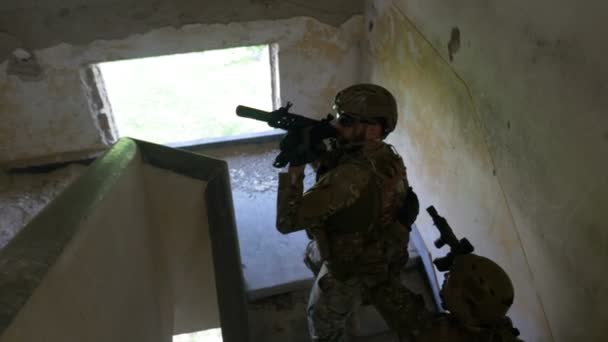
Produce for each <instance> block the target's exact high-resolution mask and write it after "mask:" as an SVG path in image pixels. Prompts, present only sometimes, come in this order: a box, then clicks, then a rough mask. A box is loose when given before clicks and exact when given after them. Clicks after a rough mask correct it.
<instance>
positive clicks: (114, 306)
mask: <svg viewBox="0 0 608 342" xmlns="http://www.w3.org/2000/svg"><path fill="white" fill-rule="evenodd" d="M219 327H221V328H222V335H223V340H224V341H227V342H232V341H234V342H237V341H238V342H242V341H248V326H247V312H246V301H245V293H244V285H243V276H242V272H241V262H240V256H239V249H238V239H237V236H236V229H235V223H234V213H233V207H232V197H231V192H230V184H229V178H228V169H227V166H226V163H225V162H223V161H219V160H215V159H211V158H207V157H203V156H200V155H196V154H192V153H188V152H183V151H178V150H174V149H170V148H167V147H163V146H159V145H154V144H150V143H145V142H140V141H135V140H131V139H121V140H120V141H119V142H117V143H116V144H115V146H114V147H113V148H112V149H111V150H110V151H109V152H107V153H106V154H105V155H104V156H103V157H102V158H100V159H99V160H97V161H96V162H95V163H93V164H92V165H91V166H90V168H89V169H88V170H87V171H86V173H85V174H84V175H83V176H81V177H80V178H79V179H78V180H76V181H75V182H74V183H73V184H72V185H71V186H70V187H69V188H68V189H66V191H65V192H64V193H62V194H61V195H60V196H59V197H57V198H56V199H55V200H54V201H53V202H52V203H51V204H50V205H49V206H47V207H46V208H45V209H44V210H43V211H42V212H41V213H40V214H39V215H38V216H36V217H35V218H34V219H33V220H32V221H31V223H30V224H28V225H27V226H26V227H25V228H24V229H23V230H22V231H21V232H20V233H19V235H17V236H16V237H15V239H13V240H12V241H11V242H10V243H9V245H7V246H6V247H5V248H4V249H3V250H2V251H0V342H13V341H15V342H16V341H19V342H29V341H32V342H34V341H62V342H67V341H79V342H80V341H92V342H93V341H100V342H101V341H104V342H106V341H125V342H126V341H129V342H132V341H150V342H154V341H158V342H166V341H170V340H171V337H172V335H177V334H181V333H187V332H192V331H198V330H206V329H212V328H219Z"/></svg>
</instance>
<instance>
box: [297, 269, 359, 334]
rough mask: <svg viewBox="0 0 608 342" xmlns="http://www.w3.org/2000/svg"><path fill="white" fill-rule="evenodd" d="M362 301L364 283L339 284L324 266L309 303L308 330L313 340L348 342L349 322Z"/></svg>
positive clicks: (346, 282) (351, 281)
mask: <svg viewBox="0 0 608 342" xmlns="http://www.w3.org/2000/svg"><path fill="white" fill-rule="evenodd" d="M360 301H361V284H360V282H359V281H358V280H356V279H352V280H347V281H339V280H337V279H335V278H334V277H333V276H332V274H331V273H330V272H328V270H327V267H326V266H325V265H323V267H322V268H321V272H320V273H319V275H318V276H317V279H316V280H315V283H314V285H313V288H312V291H311V293H310V299H309V302H308V328H309V331H310V337H311V338H312V340H313V341H315V342H342V341H344V340H345V338H346V335H345V330H346V329H345V328H346V327H345V325H346V320H347V318H348V317H349V316H350V315H351V314H352V312H353V310H354V309H355V308H356V307H357V305H359V303H360Z"/></svg>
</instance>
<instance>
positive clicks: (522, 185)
mask: <svg viewBox="0 0 608 342" xmlns="http://www.w3.org/2000/svg"><path fill="white" fill-rule="evenodd" d="M368 5H369V6H368V9H367V18H366V19H367V20H368V21H367V23H366V26H367V27H368V29H370V33H369V46H368V52H369V55H368V58H369V61H370V63H369V64H370V66H369V70H368V71H367V72H368V73H369V78H370V79H372V80H374V81H377V82H380V83H383V84H385V85H386V86H388V87H389V88H390V89H391V90H392V91H394V92H395V94H396V95H397V97H398V102H399V107H400V110H401V116H400V123H399V127H398V129H397V132H396V134H395V135H394V136H393V137H392V139H391V141H392V142H393V143H395V145H396V146H397V148H398V149H399V150H400V151H401V152H402V153H404V155H405V161H406V163H407V164H408V174H409V179H410V181H411V182H412V184H413V185H414V186H415V187H416V188H417V189H418V191H419V196H420V198H421V201H422V205H425V206H426V205H430V204H433V205H435V206H436V207H437V209H438V210H439V211H440V212H441V213H443V214H445V216H446V217H447V219H448V220H449V221H450V223H451V224H452V226H453V227H454V229H455V230H456V233H457V234H458V235H460V236H466V237H468V238H469V239H470V240H471V241H472V242H473V244H474V245H475V246H476V248H477V251H478V252H479V253H480V254H482V255H487V256H489V257H491V258H493V259H495V260H496V261H498V262H499V263H500V264H501V265H503V266H504V267H505V268H506V269H507V271H508V273H509V274H510V276H511V277H512V279H513V280H514V284H515V288H516V299H515V305H514V307H513V309H512V311H511V315H512V317H513V318H514V321H515V323H516V325H517V326H518V327H519V328H520V329H521V331H522V335H523V338H524V340H525V341H564V342H570V341H577V340H585V341H597V342H599V341H605V339H606V335H607V334H608V330H607V328H606V325H605V323H606V322H607V321H608V316H607V315H608V311H606V309H605V308H606V305H607V304H608V295H607V293H608V282H607V278H606V274H605V272H603V268H604V267H603V265H606V264H607V262H608V252H607V251H608V227H607V226H606V223H605V222H607V221H608V211H607V210H606V208H607V207H606V199H605V197H606V194H608V172H606V170H607V169H608V158H607V156H608V115H606V108H608V102H607V101H608V96H607V89H608V88H607V87H606V85H607V84H608V72H607V71H608V69H607V68H606V67H605V55H606V53H607V52H608V50H607V47H606V44H605V35H603V34H599V32H598V29H599V28H600V27H603V26H604V24H603V23H604V21H605V18H604V17H605V13H608V5H607V4H606V2H603V1H589V2H585V3H584V4H583V3H579V2H574V1H557V2H555V1H535V2H529V1H511V2H504V1H479V0H466V1H460V2H449V3H447V2H445V1H438V0H425V1H418V0H412V1H402V0H394V1H374V2H373V6H372V2H369V3H368ZM454 28H458V32H457V34H455V33H454V32H455V30H454ZM458 38H459V39H458ZM450 59H452V62H450ZM426 216H427V215H422V216H421V217H420V218H419V220H418V226H419V227H420V228H421V230H422V232H423V235H424V237H425V239H426V241H427V243H428V244H429V245H430V243H431V242H432V241H433V239H434V238H435V237H436V236H437V233H436V232H435V230H434V229H433V228H432V225H431V222H430V220H429V219H428V217H426ZM443 253H444V252H443ZM443 253H441V252H439V251H437V250H434V251H433V254H434V255H439V254H443ZM600 265H602V266H600Z"/></svg>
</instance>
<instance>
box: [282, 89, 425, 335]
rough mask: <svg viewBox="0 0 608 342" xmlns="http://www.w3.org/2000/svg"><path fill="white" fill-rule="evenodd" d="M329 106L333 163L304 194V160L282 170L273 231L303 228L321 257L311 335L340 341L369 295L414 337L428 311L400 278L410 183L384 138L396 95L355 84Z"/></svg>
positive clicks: (401, 329)
mask: <svg viewBox="0 0 608 342" xmlns="http://www.w3.org/2000/svg"><path fill="white" fill-rule="evenodd" d="M334 109H335V110H336V111H337V124H336V128H337V130H338V135H339V137H338V139H337V146H338V151H339V153H336V154H335V156H334V157H332V158H333V160H332V162H333V164H334V165H332V166H331V167H329V168H327V170H323V172H320V177H319V178H318V180H317V182H316V183H315V185H314V186H313V187H312V188H311V189H310V190H308V191H307V192H306V193H305V194H303V179H304V167H305V165H290V166H289V171H288V173H281V174H280V175H279V193H278V200H277V229H278V230H279V231H280V232H281V233H283V234H288V233H291V232H295V231H299V230H302V229H304V228H306V229H307V231H308V232H309V234H310V235H311V236H312V237H313V239H314V241H315V243H316V246H317V250H318V252H319V254H320V259H321V260H322V261H323V263H322V266H321V268H320V270H318V275H317V277H316V279H315V283H314V285H313V289H312V291H311V295H310V299H309V305H308V323H309V324H308V325H309V330H310V335H311V337H312V339H313V341H343V340H344V338H345V322H346V319H347V318H348V316H349V315H350V314H351V313H352V312H353V310H354V309H355V308H356V307H357V305H359V304H360V303H361V301H362V298H367V299H369V301H370V302H371V304H372V305H374V306H375V307H376V308H377V309H378V311H379V312H380V314H381V315H382V316H383V318H384V319H385V320H386V321H387V323H388V324H389V326H391V327H392V328H393V329H395V330H397V331H398V333H399V335H400V336H401V337H402V338H403V339H405V338H406V337H412V336H413V335H412V334H413V333H414V329H418V328H419V327H421V326H422V325H423V324H424V322H428V321H429V318H430V314H429V313H428V312H427V311H426V310H424V302H423V300H422V298H421V297H420V296H417V295H414V294H413V293H411V292H410V291H409V290H407V289H406V288H405V287H404V286H403V285H402V284H401V283H400V280H399V278H398V273H399V269H400V266H401V265H402V264H403V262H404V260H407V254H406V253H407V241H408V240H409V227H408V226H405V225H403V224H401V223H400V222H399V221H398V216H399V211H400V208H402V207H403V203H404V201H405V198H406V195H407V191H408V182H407V177H406V172H405V166H404V165H403V161H402V159H401V157H400V156H399V155H398V154H397V152H396V151H395V150H394V148H393V147H392V146H390V145H388V144H386V143H384V142H383V141H382V140H383V139H384V138H385V137H386V136H387V135H388V134H389V133H391V132H392V131H393V130H394V129H395V126H396V124H397V104H396V101H395V99H394V97H393V96H392V94H391V93H390V92H389V91H387V90H386V89H384V88H382V87H380V86H377V85H372V84H359V85H354V86H351V87H348V88H346V89H344V90H343V91H341V92H339V93H338V94H337V95H336V98H335V102H334ZM405 314H407V315H409V316H407V317H406V316H404V315H405Z"/></svg>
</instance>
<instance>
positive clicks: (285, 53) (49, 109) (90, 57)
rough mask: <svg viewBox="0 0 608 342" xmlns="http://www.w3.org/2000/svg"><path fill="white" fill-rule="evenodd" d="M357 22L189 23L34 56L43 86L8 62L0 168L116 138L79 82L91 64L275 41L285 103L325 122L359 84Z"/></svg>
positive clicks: (0, 104)
mask: <svg viewBox="0 0 608 342" xmlns="http://www.w3.org/2000/svg"><path fill="white" fill-rule="evenodd" d="M362 20H363V18H362V17H361V16H356V17H353V18H351V19H350V20H348V21H347V22H345V23H344V24H343V25H342V26H340V27H333V26H329V25H326V24H323V23H321V22H319V21H317V20H315V19H312V18H293V19H286V20H278V21H256V22H249V23H230V24H227V25H220V24H211V25H201V24H193V25H187V26H184V27H182V28H180V29H176V28H172V27H166V28H162V29H158V30H153V31H150V32H148V33H145V34H135V35H132V36H130V37H128V38H126V39H122V40H116V41H95V42H92V43H90V44H88V45H84V46H73V45H69V44H59V45H57V46H55V47H52V48H48V49H43V50H38V51H34V53H35V54H36V56H37V57H38V60H39V63H40V65H41V66H42V67H43V68H44V69H45V78H44V79H43V80H39V81H37V82H27V83H26V82H24V81H22V80H20V79H18V78H17V77H15V76H10V75H7V74H6V63H4V65H5V66H4V67H0V90H2V91H1V92H0V113H2V115H3V117H5V121H4V122H5V124H4V125H2V127H0V137H2V138H5V140H4V141H6V143H2V144H0V162H3V163H8V164H10V163H18V162H22V161H23V160H27V161H32V162H36V160H37V159H40V158H43V157H45V156H47V155H61V154H67V153H70V154H73V153H77V152H79V151H95V150H102V149H105V148H106V147H107V146H108V145H109V144H111V143H112V141H113V140H114V139H113V135H114V134H115V132H113V131H112V129H111V127H112V124H111V117H110V115H109V111H108V109H107V108H108V107H109V105H106V104H105V103H104V104H103V106H102V107H101V109H100V107H99V103H100V101H99V99H96V96H95V95H94V93H95V89H91V83H90V82H85V84H87V86H83V84H82V77H81V72H82V71H83V69H85V68H87V67H88V66H90V65H91V64H95V63H99V62H104V61H111V60H120V59H131V58H142V57H149V56H158V55H166V54H176V53H186V52H194V51H202V50H211V49H221V48H228V47H234V46H244V45H253V44H264V43H269V44H270V43H277V44H278V45H279V46H280V49H279V64H280V65H279V71H280V84H281V91H280V93H281V96H282V98H283V101H287V100H289V101H292V102H294V111H295V112H298V113H302V114H305V115H310V116H311V117H317V118H320V117H323V116H325V115H326V114H327V112H328V110H330V109H331V105H330V104H331V99H332V98H333V96H334V95H335V93H336V92H337V91H338V90H339V88H342V87H345V86H347V85H349V84H352V83H355V82H357V80H358V79H359V78H360V76H359V73H358V72H357V70H358V65H359V61H360V48H359V41H360V40H361V35H362V31H363V22H362ZM85 76H86V74H85ZM85 79H86V77H85ZM98 90H99V89H98ZM101 102H103V101H101ZM96 103H97V104H96ZM99 114H102V115H101V116H99ZM104 115H105V116H104ZM104 126H108V127H109V128H108V127H104Z"/></svg>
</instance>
